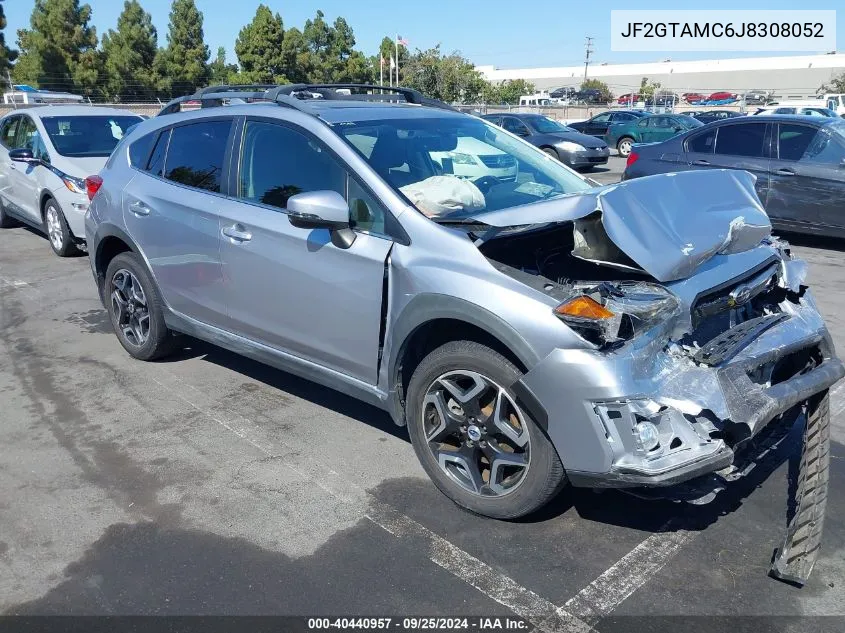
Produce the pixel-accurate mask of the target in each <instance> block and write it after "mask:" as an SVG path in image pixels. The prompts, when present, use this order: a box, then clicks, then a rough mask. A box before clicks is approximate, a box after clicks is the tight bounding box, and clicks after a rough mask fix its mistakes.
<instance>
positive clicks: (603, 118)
mask: <svg viewBox="0 0 845 633" xmlns="http://www.w3.org/2000/svg"><path fill="white" fill-rule="evenodd" d="M593 121H595V122H596V123H607V122H608V121H610V112H605V113H604V114H599V115H598V116H595V117H593Z"/></svg>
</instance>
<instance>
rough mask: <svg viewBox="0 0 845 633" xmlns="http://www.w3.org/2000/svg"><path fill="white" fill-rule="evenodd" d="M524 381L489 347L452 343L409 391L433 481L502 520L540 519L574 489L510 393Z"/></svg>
mask: <svg viewBox="0 0 845 633" xmlns="http://www.w3.org/2000/svg"><path fill="white" fill-rule="evenodd" d="M521 377H522V373H521V372H520V371H519V369H517V367H515V366H514V364H513V363H511V362H510V361H509V360H508V359H506V358H505V357H504V356H502V355H501V354H499V353H498V352H496V351H494V350H492V349H490V348H489V347H486V346H485V345H481V344H480V343H476V342H473V341H452V342H450V343H446V344H445V345H443V346H441V347H439V348H437V349H436V350H434V351H433V352H431V353H430V354H429V355H428V356H426V357H425V358H424V359H423V360H422V362H421V363H420V364H419V366H418V367H417V368H416V370H415V371H414V374H413V376H412V377H411V381H410V383H409V385H408V398H407V416H406V417H407V421H408V433H409V435H410V436H411V443H412V444H413V446H414V451H415V452H416V454H417V457H418V458H419V460H420V463H421V464H422V466H423V468H424V469H425V471H426V473H428V475H429V477H431V479H432V481H433V482H434V484H435V485H436V486H437V487H438V488H439V489H440V491H441V492H443V494H445V495H446V496H447V497H449V498H450V499H452V501H454V502H455V503H457V504H458V505H459V506H461V507H463V508H466V509H467V510H470V511H472V512H475V513H477V514H482V515H484V516H488V517H492V518H496V519H513V518H517V517H520V516H524V515H526V514H530V513H531V512H534V511H535V510H537V509H538V508H540V507H542V506H543V505H545V504H546V503H547V502H548V501H549V500H550V499H551V498H552V497H553V496H554V495H555V494H556V493H557V492H558V491H559V490H560V488H561V487H562V486H563V484H564V483H565V482H566V477H565V474H564V471H563V466H562V464H561V463H560V459H559V458H558V456H557V453H556V452H555V449H554V447H553V446H552V444H551V442H550V441H549V439H548V437H546V435H545V433H544V432H543V430H542V429H541V428H540V427H539V426H538V425H537V424H536V423H535V422H534V420H532V419H531V417H530V416H529V415H528V413H527V412H526V411H523V410H522V409H521V408H520V407H519V405H518V404H517V399H516V396H515V395H514V394H513V392H512V391H511V390H510V385H512V384H514V383H515V382H516V381H517V380H519V379H520V378H521Z"/></svg>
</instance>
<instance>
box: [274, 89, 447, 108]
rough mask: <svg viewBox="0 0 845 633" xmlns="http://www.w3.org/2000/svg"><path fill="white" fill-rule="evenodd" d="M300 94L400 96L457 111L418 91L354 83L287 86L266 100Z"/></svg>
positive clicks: (371, 98)
mask: <svg viewBox="0 0 845 633" xmlns="http://www.w3.org/2000/svg"><path fill="white" fill-rule="evenodd" d="M338 90H350V91H352V90H359V91H372V92H369V94H368V93H366V92H364V93H363V94H362V93H358V94H355V93H352V94H345V93H342V92H338ZM302 92H315V93H317V94H319V95H321V96H322V97H323V98H324V99H337V100H350V101H390V100H391V97H394V96H401V97H403V98H404V100H405V102H406V103H413V104H415V105H424V106H428V107H431V108H439V109H441V110H452V111H454V112H457V109H456V108H454V107H452V106H450V105H449V104H447V103H444V102H443V101H439V100H437V99H430V98H428V97H426V96H424V95H423V94H422V93H421V92H419V91H418V90H414V89H413V88H402V87H400V86H377V85H375V84H355V83H337V84H287V85H284V86H278V87H277V88H274V89H273V90H272V91H271V93H272V94H273V96H272V97H271V96H270V93H268V96H267V98H268V99H270V100H274V98H275V96H278V95H293V94H295V93H302Z"/></svg>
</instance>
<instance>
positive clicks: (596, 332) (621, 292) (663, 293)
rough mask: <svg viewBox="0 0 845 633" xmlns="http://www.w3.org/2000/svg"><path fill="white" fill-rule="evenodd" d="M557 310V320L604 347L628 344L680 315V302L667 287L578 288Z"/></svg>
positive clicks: (612, 285) (624, 284)
mask: <svg viewBox="0 0 845 633" xmlns="http://www.w3.org/2000/svg"><path fill="white" fill-rule="evenodd" d="M573 290H574V292H573V295H572V296H571V297H570V298H569V299H567V300H566V301H564V302H563V303H561V304H560V305H559V306H557V307H556V308H555V309H554V313H555V316H557V317H558V318H559V319H560V320H561V321H563V322H564V323H566V324H567V325H568V326H569V327H571V328H572V329H573V330H575V331H576V332H577V333H578V334H579V335H580V336H582V337H583V338H585V339H587V340H588V341H590V342H591V343H594V344H596V345H599V346H601V347H604V346H607V345H617V344H621V343H623V342H624V341H628V340H630V339H632V338H634V337H635V336H637V335H638V334H640V333H642V332H645V331H647V330H650V329H651V328H653V327H654V326H656V325H658V324H660V323H662V322H665V321H666V320H667V319H672V318H674V317H675V316H677V315H678V313H679V312H680V302H679V301H678V299H677V298H676V297H675V295H673V294H672V293H671V292H669V291H668V290H666V289H665V288H664V287H663V286H659V285H657V284H652V283H648V282H624V281H623V282H614V283H611V282H603V283H600V284H598V285H592V286H590V285H586V284H584V285H577V286H575V287H574V288H573Z"/></svg>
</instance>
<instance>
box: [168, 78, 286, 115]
mask: <svg viewBox="0 0 845 633" xmlns="http://www.w3.org/2000/svg"><path fill="white" fill-rule="evenodd" d="M275 87H276V86H275V84H243V85H238V84H233V85H220V86H207V87H205V88H202V89H200V90H197V91H196V92H195V93H193V94H190V95H185V96H184V97H177V98H176V99H173V100H172V101H169V102H168V103H167V105H165V106H164V107H163V108H162V109H161V111H160V112H159V113H158V115H156V116H162V115H163V114H173V113H175V112H179V110H180V109H181V108H180V106H181V105H182V104H183V103H186V102H188V101H199V102H200V104H201V107H203V108H210V107H214V106H219V105H222V100H223V99H234V98H237V99H264V98H265V96H264V95H265V93H266V92H267V91H268V90H271V89H273V88H275Z"/></svg>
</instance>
